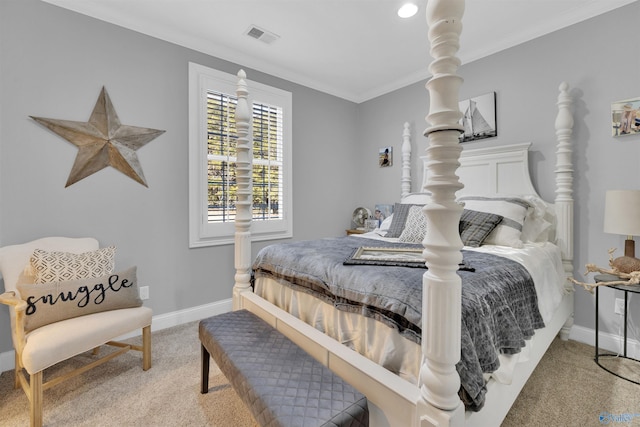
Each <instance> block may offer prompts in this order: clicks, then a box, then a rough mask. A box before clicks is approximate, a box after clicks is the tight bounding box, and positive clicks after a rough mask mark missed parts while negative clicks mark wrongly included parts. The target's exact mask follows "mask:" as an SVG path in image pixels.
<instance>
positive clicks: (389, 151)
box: [378, 147, 393, 168]
mask: <svg viewBox="0 0 640 427" xmlns="http://www.w3.org/2000/svg"><path fill="white" fill-rule="evenodd" d="M378 162H379V164H380V167H381V168H386V167H389V166H391V165H393V147H382V148H381V149H380V151H379V152H378Z"/></svg>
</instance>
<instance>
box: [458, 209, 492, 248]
mask: <svg viewBox="0 0 640 427" xmlns="http://www.w3.org/2000/svg"><path fill="white" fill-rule="evenodd" d="M501 221H502V216H500V215H496V214H492V213H488V212H478V211H472V210H470V209H464V210H463V211H462V215H461V217H460V226H459V227H460V239H461V240H462V243H463V244H464V245H465V246H471V247H474V248H477V247H478V246H480V245H482V243H483V242H484V240H485V239H486V238H487V236H489V234H491V232H492V231H493V230H494V229H495V228H496V226H497V225H498V224H500V222H501Z"/></svg>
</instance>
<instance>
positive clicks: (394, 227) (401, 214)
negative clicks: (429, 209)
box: [384, 203, 424, 237]
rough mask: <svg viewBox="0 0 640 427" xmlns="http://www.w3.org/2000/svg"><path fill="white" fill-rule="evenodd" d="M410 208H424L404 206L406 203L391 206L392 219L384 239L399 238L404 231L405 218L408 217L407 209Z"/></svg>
mask: <svg viewBox="0 0 640 427" xmlns="http://www.w3.org/2000/svg"><path fill="white" fill-rule="evenodd" d="M412 206H421V207H422V206H424V205H414V204H410V203H409V204H406V203H396V204H395V205H394V206H393V219H392V221H391V225H390V226H389V230H388V231H387V234H385V236H384V237H400V235H401V234H402V231H403V230H404V227H405V224H406V222H407V216H408V215H409V209H411V207H412Z"/></svg>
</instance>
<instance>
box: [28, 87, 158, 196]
mask: <svg viewBox="0 0 640 427" xmlns="http://www.w3.org/2000/svg"><path fill="white" fill-rule="evenodd" d="M30 117H31V118H32V119H33V120H35V121H36V122H38V123H40V124H41V125H43V126H45V127H46V128H48V129H49V130H51V131H52V132H55V133H57V134H58V135H60V136H61V137H63V138H64V139H66V140H67V141H69V142H71V143H72V144H73V145H75V146H77V147H78V154H77V155H76V160H75V162H74V163H73V167H72V168H71V173H70V174H69V178H68V179H67V184H66V185H65V187H68V186H70V185H71V184H75V183H76V182H78V181H80V180H81V179H83V178H86V177H88V176H89V175H92V174H94V173H96V172H98V171H99V170H101V169H104V168H106V167H107V166H112V167H114V168H116V169H117V170H119V171H120V172H122V173H123V174H125V175H127V176H128V177H130V178H132V179H134V180H136V181H137V182H139V183H140V184H142V185H144V186H145V187H148V186H147V182H146V180H145V178H144V174H143V173H142V167H141V166H140V162H139V161H138V155H137V154H136V150H137V149H138V148H140V147H142V146H144V145H145V144H147V143H148V142H150V141H152V140H153V139H155V138H156V137H158V136H160V135H161V134H163V133H164V132H165V131H163V130H158V129H148V128H141V127H136V126H128V125H123V124H121V123H120V119H118V115H117V114H116V110H115V109H114V108H113V104H112V103H111V99H109V94H108V93H107V90H106V89H105V88H104V87H103V88H102V91H101V92H100V96H98V101H96V106H95V107H93V112H92V113H91V117H90V118H89V121H88V122H74V121H70V120H57V119H46V118H43V117H33V116H30Z"/></svg>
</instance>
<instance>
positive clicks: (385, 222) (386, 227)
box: [378, 214, 393, 231]
mask: <svg viewBox="0 0 640 427" xmlns="http://www.w3.org/2000/svg"><path fill="white" fill-rule="evenodd" d="M392 221H393V214H391V215H389V216H388V217H386V218H385V219H384V220H383V221H382V224H380V227H378V229H379V230H380V231H388V230H389V227H391V222H392Z"/></svg>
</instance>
